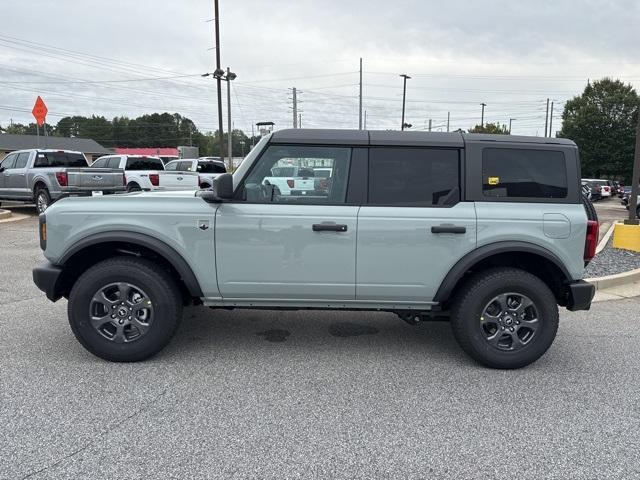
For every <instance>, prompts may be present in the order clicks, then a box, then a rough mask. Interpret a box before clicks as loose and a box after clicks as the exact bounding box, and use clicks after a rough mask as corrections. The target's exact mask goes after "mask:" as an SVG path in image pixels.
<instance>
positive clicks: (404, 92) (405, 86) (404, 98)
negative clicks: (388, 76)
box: [400, 73, 411, 130]
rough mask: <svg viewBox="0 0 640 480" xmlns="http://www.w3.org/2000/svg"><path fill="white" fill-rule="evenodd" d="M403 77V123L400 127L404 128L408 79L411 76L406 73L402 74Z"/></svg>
mask: <svg viewBox="0 0 640 480" xmlns="http://www.w3.org/2000/svg"><path fill="white" fill-rule="evenodd" d="M400 76H401V77H402V78H403V81H402V123H401V124H400V129H401V130H404V104H405V101H406V98H407V79H409V78H411V77H410V76H409V75H407V74H406V73H403V74H401V75H400Z"/></svg>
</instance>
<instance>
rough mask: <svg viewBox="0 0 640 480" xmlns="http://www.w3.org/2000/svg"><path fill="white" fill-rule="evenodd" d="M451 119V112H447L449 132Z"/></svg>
mask: <svg viewBox="0 0 640 480" xmlns="http://www.w3.org/2000/svg"><path fill="white" fill-rule="evenodd" d="M449 120H451V112H447V132H448V131H449Z"/></svg>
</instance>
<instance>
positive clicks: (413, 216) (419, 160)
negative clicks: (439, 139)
mask: <svg viewBox="0 0 640 480" xmlns="http://www.w3.org/2000/svg"><path fill="white" fill-rule="evenodd" d="M460 172H461V150H459V149H456V148H426V147H410V148H408V147H372V148H371V149H370V152H369V184H368V203H367V205H366V206H363V207H362V208H361V209H360V212H359V214H358V255H357V279H358V280H357V287H356V298H357V299H358V300H361V301H380V302H397V303H399V304H401V302H408V303H419V302H430V301H432V300H433V297H434V296H435V294H436V291H437V290H438V287H439V286H440V283H441V282H442V280H443V279H444V277H445V276H446V274H447V273H448V272H449V270H450V269H451V267H452V266H453V265H454V264H455V263H456V262H457V261H458V260H459V259H460V258H461V257H463V256H464V255H465V254H466V253H468V252H470V251H471V250H473V249H474V248H475V246H476V213H475V207H474V204H473V203H472V202H462V201H461V195H460V192H461V176H460Z"/></svg>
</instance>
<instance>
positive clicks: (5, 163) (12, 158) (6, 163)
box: [0, 153, 18, 170]
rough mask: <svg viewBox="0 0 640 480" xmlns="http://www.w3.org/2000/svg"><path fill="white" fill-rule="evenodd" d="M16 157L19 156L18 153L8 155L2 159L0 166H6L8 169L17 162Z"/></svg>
mask: <svg viewBox="0 0 640 480" xmlns="http://www.w3.org/2000/svg"><path fill="white" fill-rule="evenodd" d="M16 158H18V154H17V153H12V154H11V155H7V156H6V157H5V159H4V160H2V163H0V167H2V168H4V169H5V170H8V169H9V168H13V165H14V164H15V162H16Z"/></svg>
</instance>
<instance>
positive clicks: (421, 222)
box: [33, 129, 598, 368]
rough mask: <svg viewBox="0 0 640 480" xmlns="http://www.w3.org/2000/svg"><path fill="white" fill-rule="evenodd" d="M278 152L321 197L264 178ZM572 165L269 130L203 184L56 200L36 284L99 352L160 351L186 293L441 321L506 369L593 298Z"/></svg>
mask: <svg viewBox="0 0 640 480" xmlns="http://www.w3.org/2000/svg"><path fill="white" fill-rule="evenodd" d="M291 159H297V160H296V161H299V162H300V164H312V163H314V162H317V161H322V162H323V164H325V165H329V166H330V167H331V168H332V181H331V182H330V184H329V186H328V188H327V189H326V191H323V192H316V193H315V194H314V195H308V194H305V193H303V191H298V192H296V191H295V190H293V189H290V190H289V191H288V192H287V194H286V195H285V194H284V192H278V191H277V187H276V185H274V184H266V183H265V182H264V180H265V178H268V177H273V176H274V168H282V167H280V165H281V164H282V163H283V161H289V160H291ZM298 168H299V170H301V169H302V167H298ZM579 171H580V164H579V159H578V149H577V147H576V145H575V144H574V143H573V142H571V141H570V140H567V139H556V138H544V139H542V138H538V137H530V138H529V137H510V136H508V135H474V134H463V133H428V132H394V131H362V130H304V129H295V130H281V131H278V132H275V133H272V134H269V135H266V136H264V137H263V138H262V139H261V140H260V142H259V143H258V144H257V145H256V147H255V148H254V149H253V150H252V151H251V152H250V153H249V155H248V156H247V157H246V160H245V161H244V162H243V163H242V165H241V166H240V167H239V168H238V169H237V170H236V171H235V172H234V174H233V175H231V174H222V175H220V176H219V177H218V178H216V179H215V182H214V186H213V188H212V189H211V190H200V191H198V192H195V193H193V192H167V193H141V194H138V195H122V196H111V197H103V198H98V199H90V200H88V199H72V200H69V201H66V202H62V204H60V205H54V206H53V207H52V208H50V209H49V211H47V212H46V214H45V215H42V216H41V218H40V222H41V227H40V229H39V232H40V245H41V247H42V249H43V251H44V256H45V257H46V258H47V260H48V263H45V264H43V265H41V266H38V267H36V268H35V269H34V271H33V278H34V281H35V283H36V285H37V286H38V287H39V288H40V289H41V290H42V291H44V292H46V294H47V297H48V298H49V299H50V300H53V301H55V300H57V299H59V298H60V297H67V298H68V299H69V305H68V314H69V322H70V325H71V328H72V330H73V332H74V334H75V335H76V337H77V338H78V340H79V341H80V343H81V344H82V345H83V346H84V347H85V348H86V349H88V350H89V351H90V352H92V353H94V354H95V355H97V356H99V357H102V358H105V359H108V360H112V361H137V360H143V359H145V358H148V357H150V356H152V355H153V354H155V353H157V352H158V351H160V350H161V349H162V348H163V347H164V346H165V345H166V344H167V343H168V342H169V341H170V339H171V337H172V336H173V334H174V332H175V331H176V328H177V326H178V324H179V322H180V318H181V315H182V307H183V305H185V304H188V303H192V302H193V303H197V304H204V305H205V306H208V307H211V308H213V309H215V308H221V309H229V308H244V309H258V311H259V310H260V309H265V308H267V309H328V310H352V309H353V310H373V311H386V312H395V313H397V314H398V316H399V317H400V318H402V319H403V320H405V321H408V322H411V323H417V322H418V321H421V320H425V319H430V318H432V317H437V318H440V317H442V316H448V317H449V318H450V322H451V327H452V329H453V333H454V336H455V338H456V340H457V341H458V343H459V344H460V346H461V347H462V349H463V350H464V351H465V352H467V353H468V354H469V355H470V356H471V357H473V358H474V359H476V360H477V361H479V362H481V363H482V364H484V365H487V366H489V367H494V368H518V367H522V366H525V365H527V364H529V363H531V362H533V361H535V360H536V359H538V358H539V357H540V356H541V355H543V354H544V352H545V351H546V350H547V349H548V348H549V346H550V345H551V343H552V342H553V339H554V337H555V335H556V331H557V328H558V321H559V319H558V305H560V306H562V307H566V308H567V309H568V310H586V309H589V307H590V304H591V300H592V297H593V294H594V287H593V285H591V284H590V283H587V282H585V281H583V280H581V278H582V276H583V273H584V266H585V263H588V262H589V261H590V260H591V259H592V258H593V256H594V255H595V248H596V244H597V241H598V222H597V221H591V220H588V216H587V214H585V207H586V206H590V203H588V202H589V201H588V200H587V199H585V198H584V197H583V195H582V193H581V190H580V187H579V186H578V185H579V183H578V181H577V180H578V172H579ZM288 173H289V172H288ZM297 174H298V175H300V174H301V172H300V171H298V172H297ZM286 176H287V177H288V176H289V175H286ZM278 178H281V177H278ZM292 178H294V179H297V178H298V177H297V176H295V175H294V176H293V177H292ZM168 195H169V196H170V198H171V201H170V202H167V201H166V199H167V196H168Z"/></svg>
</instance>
